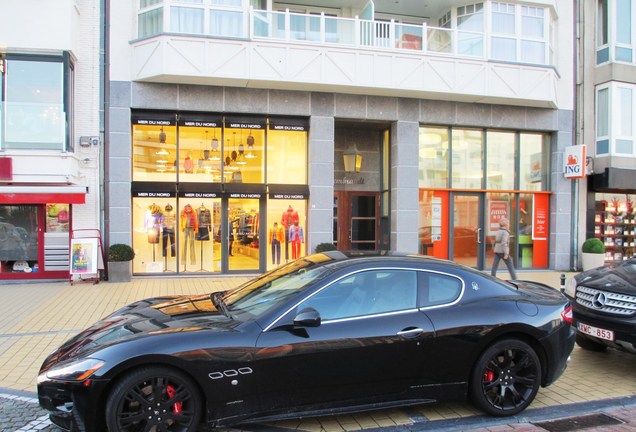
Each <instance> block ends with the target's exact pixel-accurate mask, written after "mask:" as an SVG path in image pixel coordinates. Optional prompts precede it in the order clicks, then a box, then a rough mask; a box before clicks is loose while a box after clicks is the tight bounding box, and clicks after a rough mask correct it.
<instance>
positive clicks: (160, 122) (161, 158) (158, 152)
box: [132, 115, 177, 182]
mask: <svg viewBox="0 0 636 432" xmlns="http://www.w3.org/2000/svg"><path fill="white" fill-rule="evenodd" d="M132 142H133V181H172V182H174V181H176V179H177V174H176V164H177V128H176V124H175V121H174V116H169V115H165V116H162V117H156V116H153V117H148V116H143V115H142V116H134V117H133V120H132Z"/></svg>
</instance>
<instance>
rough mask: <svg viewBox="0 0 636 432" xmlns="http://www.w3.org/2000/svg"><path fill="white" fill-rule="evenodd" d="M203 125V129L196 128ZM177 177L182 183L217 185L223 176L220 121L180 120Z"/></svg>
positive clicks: (201, 127) (200, 127)
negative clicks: (210, 183)
mask: <svg viewBox="0 0 636 432" xmlns="http://www.w3.org/2000/svg"><path fill="white" fill-rule="evenodd" d="M195 125H202V126H195ZM178 133H179V157H178V162H177V165H178V172H179V174H178V177H179V181H181V182H193V183H196V182H212V183H220V182H221V178H222V175H223V172H222V168H223V157H222V156H223V148H222V145H221V143H222V142H223V138H222V129H221V127H220V120H217V121H203V120H201V121H194V120H188V119H187V118H185V119H182V120H179V132H178Z"/></svg>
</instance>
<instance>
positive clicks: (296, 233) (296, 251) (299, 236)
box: [289, 222, 305, 259]
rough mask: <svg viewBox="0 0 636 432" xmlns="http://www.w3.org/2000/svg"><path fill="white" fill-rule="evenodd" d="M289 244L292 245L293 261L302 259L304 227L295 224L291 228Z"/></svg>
mask: <svg viewBox="0 0 636 432" xmlns="http://www.w3.org/2000/svg"><path fill="white" fill-rule="evenodd" d="M289 242H290V243H291V250H292V259H297V258H300V244H301V243H305V233H304V231H303V227H301V226H300V225H298V222H294V225H292V226H291V227H290V228H289Z"/></svg>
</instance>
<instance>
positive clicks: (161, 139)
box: [159, 126, 166, 144]
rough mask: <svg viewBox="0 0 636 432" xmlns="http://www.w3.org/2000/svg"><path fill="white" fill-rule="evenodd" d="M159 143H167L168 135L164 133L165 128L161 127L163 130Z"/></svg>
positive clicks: (160, 133) (160, 132)
mask: <svg viewBox="0 0 636 432" xmlns="http://www.w3.org/2000/svg"><path fill="white" fill-rule="evenodd" d="M159 142H160V143H161V144H165V143H166V133H165V132H164V131H163V126H162V127H161V130H160V131H159Z"/></svg>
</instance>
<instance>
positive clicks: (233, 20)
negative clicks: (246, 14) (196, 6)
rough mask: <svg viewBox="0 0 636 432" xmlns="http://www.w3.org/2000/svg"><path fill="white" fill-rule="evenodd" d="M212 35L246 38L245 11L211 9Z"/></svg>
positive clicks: (210, 32)
mask: <svg viewBox="0 0 636 432" xmlns="http://www.w3.org/2000/svg"><path fill="white" fill-rule="evenodd" d="M208 34H209V35H211V36H222V37H235V38H244V37H246V34H245V26H244V25H243V11H240V12H239V11H237V12H235V11H228V10H217V9H212V10H211V11H210V30H209V33H208Z"/></svg>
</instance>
